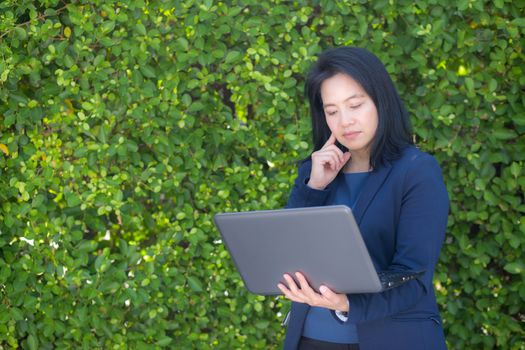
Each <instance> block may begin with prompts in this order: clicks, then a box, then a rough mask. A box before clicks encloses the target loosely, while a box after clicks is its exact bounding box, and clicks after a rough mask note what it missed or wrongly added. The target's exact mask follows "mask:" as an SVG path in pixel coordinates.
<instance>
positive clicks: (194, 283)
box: [187, 276, 203, 292]
mask: <svg viewBox="0 0 525 350" xmlns="http://www.w3.org/2000/svg"><path fill="white" fill-rule="evenodd" d="M187 281H188V284H189V285H190V288H191V289H192V290H193V291H195V292H202V291H203V288H202V284H201V282H200V281H199V280H198V279H197V278H195V277H192V276H188V277H187Z"/></svg>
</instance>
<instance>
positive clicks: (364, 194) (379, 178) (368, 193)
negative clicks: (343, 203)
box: [353, 162, 392, 225]
mask: <svg viewBox="0 0 525 350" xmlns="http://www.w3.org/2000/svg"><path fill="white" fill-rule="evenodd" d="M391 170H392V164H390V162H385V164H384V165H383V166H381V167H380V168H379V169H378V170H374V171H372V172H371V173H370V176H369V177H368V179H367V180H366V182H365V184H364V187H363V188H362V189H361V194H360V195H359V198H358V199H357V202H356V204H355V206H354V210H353V214H354V217H355V220H356V222H357V224H358V225H359V224H360V223H361V219H362V218H363V215H364V214H365V212H366V209H367V208H368V206H369V205H370V202H372V199H374V197H375V195H376V193H377V191H379V189H380V188H381V185H383V183H384V182H385V180H386V178H387V177H388V174H390V171H391Z"/></svg>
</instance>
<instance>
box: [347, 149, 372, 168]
mask: <svg viewBox="0 0 525 350" xmlns="http://www.w3.org/2000/svg"><path fill="white" fill-rule="evenodd" d="M370 170H371V169H370V155H368V154H360V153H358V152H353V153H352V156H351V157H350V159H349V160H348V162H347V163H346V164H345V166H344V167H343V172H344V173H364V172H368V171H370Z"/></svg>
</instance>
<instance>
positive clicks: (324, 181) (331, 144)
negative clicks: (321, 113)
mask: <svg viewBox="0 0 525 350" xmlns="http://www.w3.org/2000/svg"><path fill="white" fill-rule="evenodd" d="M335 142H336V138H335V136H334V134H333V133H332V134H331V135H330V138H329V139H328V141H326V143H325V144H324V146H323V148H321V149H320V150H319V151H317V152H314V153H312V171H311V172H310V181H308V186H310V187H311V188H314V189H317V190H322V189H324V188H325V187H326V186H328V184H330V183H331V182H332V181H333V180H334V179H335V177H336V176H337V174H338V173H339V171H340V170H341V168H342V167H343V166H344V165H345V164H346V162H348V160H349V159H350V156H351V155H350V152H345V153H343V152H342V151H341V150H340V149H339V148H338V147H337V146H336V145H335Z"/></svg>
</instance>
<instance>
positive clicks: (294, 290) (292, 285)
mask: <svg viewBox="0 0 525 350" xmlns="http://www.w3.org/2000/svg"><path fill="white" fill-rule="evenodd" d="M283 277H284V279H285V280H286V283H288V289H289V290H290V292H292V293H293V294H295V295H297V294H298V290H299V288H298V287H297V284H295V281H294V279H293V278H292V276H290V275H289V274H287V273H285V274H284V275H283Z"/></svg>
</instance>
